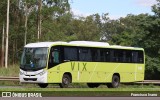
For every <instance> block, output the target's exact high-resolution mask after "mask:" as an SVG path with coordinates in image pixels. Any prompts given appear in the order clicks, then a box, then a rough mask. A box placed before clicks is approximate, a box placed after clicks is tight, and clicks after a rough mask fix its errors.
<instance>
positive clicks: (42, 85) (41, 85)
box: [38, 83, 48, 88]
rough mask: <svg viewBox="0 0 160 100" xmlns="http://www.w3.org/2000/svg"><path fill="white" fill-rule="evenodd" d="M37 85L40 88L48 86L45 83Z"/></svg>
mask: <svg viewBox="0 0 160 100" xmlns="http://www.w3.org/2000/svg"><path fill="white" fill-rule="evenodd" d="M38 86H39V87H41V88H46V87H47V86H48V84H47V83H38Z"/></svg>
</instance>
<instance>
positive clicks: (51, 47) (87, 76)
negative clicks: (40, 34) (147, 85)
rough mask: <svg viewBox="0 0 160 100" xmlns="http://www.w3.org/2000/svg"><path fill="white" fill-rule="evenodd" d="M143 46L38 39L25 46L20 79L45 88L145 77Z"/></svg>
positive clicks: (114, 83)
mask: <svg viewBox="0 0 160 100" xmlns="http://www.w3.org/2000/svg"><path fill="white" fill-rule="evenodd" d="M144 70H145V56H144V49H143V48H138V47H125V46H116V45H109V44H108V43H104V42H91V41H71V42H59V41H57V42H39V43H30V44H27V45H26V46H24V50H23V54H22V58H21V64H20V73H19V78H20V82H22V83H26V82H27V83H37V84H38V85H39V86H40V87H42V88H45V87H47V85H48V84H50V83H58V84H59V85H60V87H61V88H66V87H68V86H69V85H70V83H87V85H88V86H89V87H91V88H94V87H98V86H99V85H100V84H106V85H107V86H108V87H109V88H117V87H118V86H119V84H120V83H127V82H136V81H143V80H144Z"/></svg>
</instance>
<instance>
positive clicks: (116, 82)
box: [107, 73, 120, 88]
mask: <svg viewBox="0 0 160 100" xmlns="http://www.w3.org/2000/svg"><path fill="white" fill-rule="evenodd" d="M119 85H120V74H119V73H114V74H113V75H112V81H111V83H107V86H108V88H118V87H119Z"/></svg>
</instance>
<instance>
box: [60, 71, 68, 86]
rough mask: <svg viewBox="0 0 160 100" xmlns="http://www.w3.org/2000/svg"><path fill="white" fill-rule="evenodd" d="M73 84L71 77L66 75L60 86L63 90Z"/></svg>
mask: <svg viewBox="0 0 160 100" xmlns="http://www.w3.org/2000/svg"><path fill="white" fill-rule="evenodd" d="M70 83H71V77H70V76H69V75H68V74H64V75H63V77H62V83H60V84H59V86H60V87H61V88H67V87H68V86H69V84H70Z"/></svg>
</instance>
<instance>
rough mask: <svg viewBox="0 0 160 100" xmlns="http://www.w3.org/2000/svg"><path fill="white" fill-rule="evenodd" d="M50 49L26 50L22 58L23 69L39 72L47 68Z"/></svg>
mask: <svg viewBox="0 0 160 100" xmlns="http://www.w3.org/2000/svg"><path fill="white" fill-rule="evenodd" d="M47 55H48V48H42V47H41V48H24V50H23V54H22V58H21V66H20V67H21V68H22V69H24V70H38V69H42V68H45V67H46V64H47Z"/></svg>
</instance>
